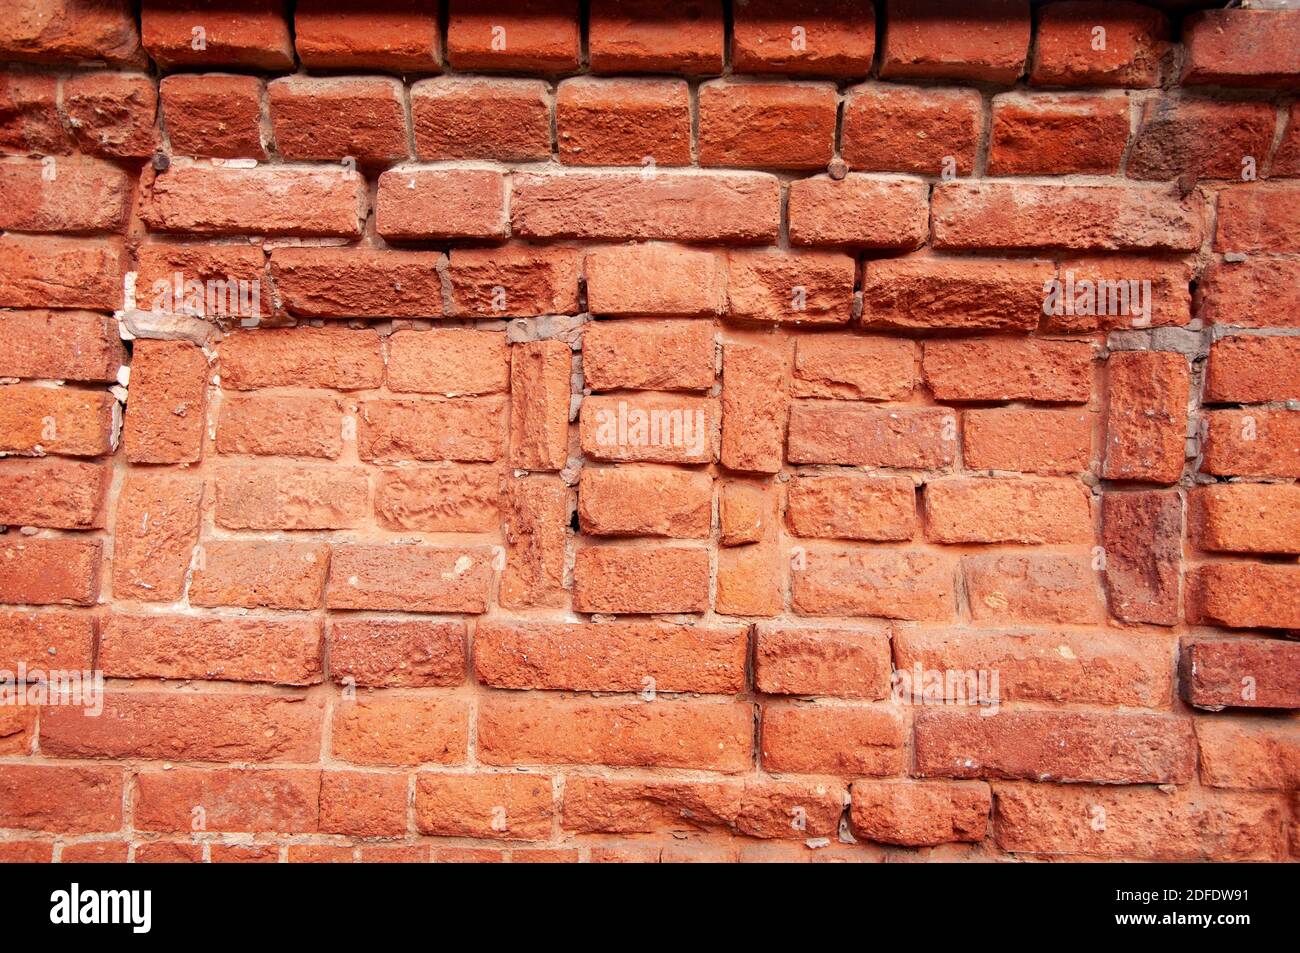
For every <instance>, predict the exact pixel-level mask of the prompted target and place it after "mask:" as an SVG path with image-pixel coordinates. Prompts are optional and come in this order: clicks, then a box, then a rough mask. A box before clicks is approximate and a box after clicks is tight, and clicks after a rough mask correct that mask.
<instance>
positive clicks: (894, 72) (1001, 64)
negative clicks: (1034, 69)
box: [880, 0, 1030, 84]
mask: <svg viewBox="0 0 1300 953" xmlns="http://www.w3.org/2000/svg"><path fill="white" fill-rule="evenodd" d="M888 12H889V29H888V30H887V31H886V32H885V36H884V39H883V41H882V44H883V49H882V53H881V63H880V75H881V76H883V77H887V78H890V79H893V78H896V77H904V78H913V77H931V78H938V79H971V80H982V81H984V82H990V83H1006V84H1010V83H1012V82H1014V81H1015V80H1016V78H1017V77H1019V76H1020V74H1021V73H1022V72H1023V71H1024V68H1025V57H1026V55H1027V54H1028V52H1029V35H1030V22H1029V3H1028V0H978V2H975V3H970V4H968V5H966V6H965V7H963V8H962V11H961V12H960V13H954V11H953V10H952V8H951V7H950V6H948V5H947V4H944V3H942V2H938V0H893V2H892V3H890V4H889V7H888Z"/></svg>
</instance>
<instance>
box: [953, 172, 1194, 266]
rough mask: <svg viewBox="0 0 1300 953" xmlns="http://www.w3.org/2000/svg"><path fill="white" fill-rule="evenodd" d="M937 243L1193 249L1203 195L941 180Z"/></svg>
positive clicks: (1144, 189)
mask: <svg viewBox="0 0 1300 953" xmlns="http://www.w3.org/2000/svg"><path fill="white" fill-rule="evenodd" d="M930 208H931V223H932V226H933V244H934V246H935V247H936V248H998V249H1013V248H1066V249H1097V250H1103V251H1133V250H1138V249H1159V250H1161V251H1194V250H1196V249H1198V248H1200V246H1201V237H1202V229H1203V224H1202V212H1203V210H1202V208H1201V201H1200V199H1199V197H1196V196H1188V197H1187V198H1185V199H1184V198H1179V196H1178V194H1177V192H1176V191H1173V190H1171V189H1169V188H1166V187H1164V186H1145V185H1144V186H1126V185H1028V184H1024V183H1019V182H942V183H940V184H939V185H936V186H935V188H934V193H933V196H932V198H931V205H930Z"/></svg>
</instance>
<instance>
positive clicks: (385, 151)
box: [266, 76, 407, 165]
mask: <svg viewBox="0 0 1300 953" xmlns="http://www.w3.org/2000/svg"><path fill="white" fill-rule="evenodd" d="M266 92H267V102H268V103H269V108H270V116H271V128H272V130H273V131H274V133H275V147H276V150H277V151H278V152H279V153H280V156H281V157H282V158H284V159H287V160H289V161H296V160H304V159H342V158H344V157H346V156H350V157H352V158H353V159H355V160H357V161H358V162H361V163H376V164H384V165H387V164H390V163H392V162H394V161H396V160H398V159H405V158H406V156H407V148H406V107H405V105H404V99H405V91H404V90H403V88H402V84H401V83H400V82H398V81H397V80H395V79H384V78H381V77H377V76H376V77H371V76H367V77H353V76H343V77H332V76H330V77H317V76H282V77H280V78H279V79H275V80H272V81H271V82H270V83H268V84H267V87H266Z"/></svg>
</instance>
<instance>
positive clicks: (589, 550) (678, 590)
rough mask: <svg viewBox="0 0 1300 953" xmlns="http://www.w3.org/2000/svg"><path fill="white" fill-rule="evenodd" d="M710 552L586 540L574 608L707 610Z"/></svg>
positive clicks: (575, 572) (576, 571)
mask: <svg viewBox="0 0 1300 953" xmlns="http://www.w3.org/2000/svg"><path fill="white" fill-rule="evenodd" d="M708 604H709V553H708V550H706V549H698V548H694V547H684V546H674V547H664V548H658V549H652V548H648V547H644V546H637V547H629V546H620V547H612V546H599V547H594V546H587V547H582V548H579V549H578V553H577V562H576V564H575V565H574V569H573V609H574V611H575V612H610V613H643V612H704V611H706V610H707V609H708Z"/></svg>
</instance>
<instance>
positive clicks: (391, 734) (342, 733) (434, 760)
mask: <svg viewBox="0 0 1300 953" xmlns="http://www.w3.org/2000/svg"><path fill="white" fill-rule="evenodd" d="M468 742H469V706H468V705H467V704H466V703H465V702H464V701H461V700H459V699H454V698H439V697H418V696H406V695H394V694H392V693H390V692H383V693H381V694H379V695H373V696H363V697H360V698H358V699H357V700H356V701H350V700H346V699H345V700H344V701H342V702H340V703H339V704H337V705H335V706H334V721H333V725H332V727H331V731H330V744H331V750H332V752H333V755H334V757H336V758H340V759H342V760H344V761H351V762H353V763H354V764H394V765H402V764H425V763H429V764H463V763H464V762H465V754H466V750H467V747H466V746H467V744H468Z"/></svg>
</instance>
